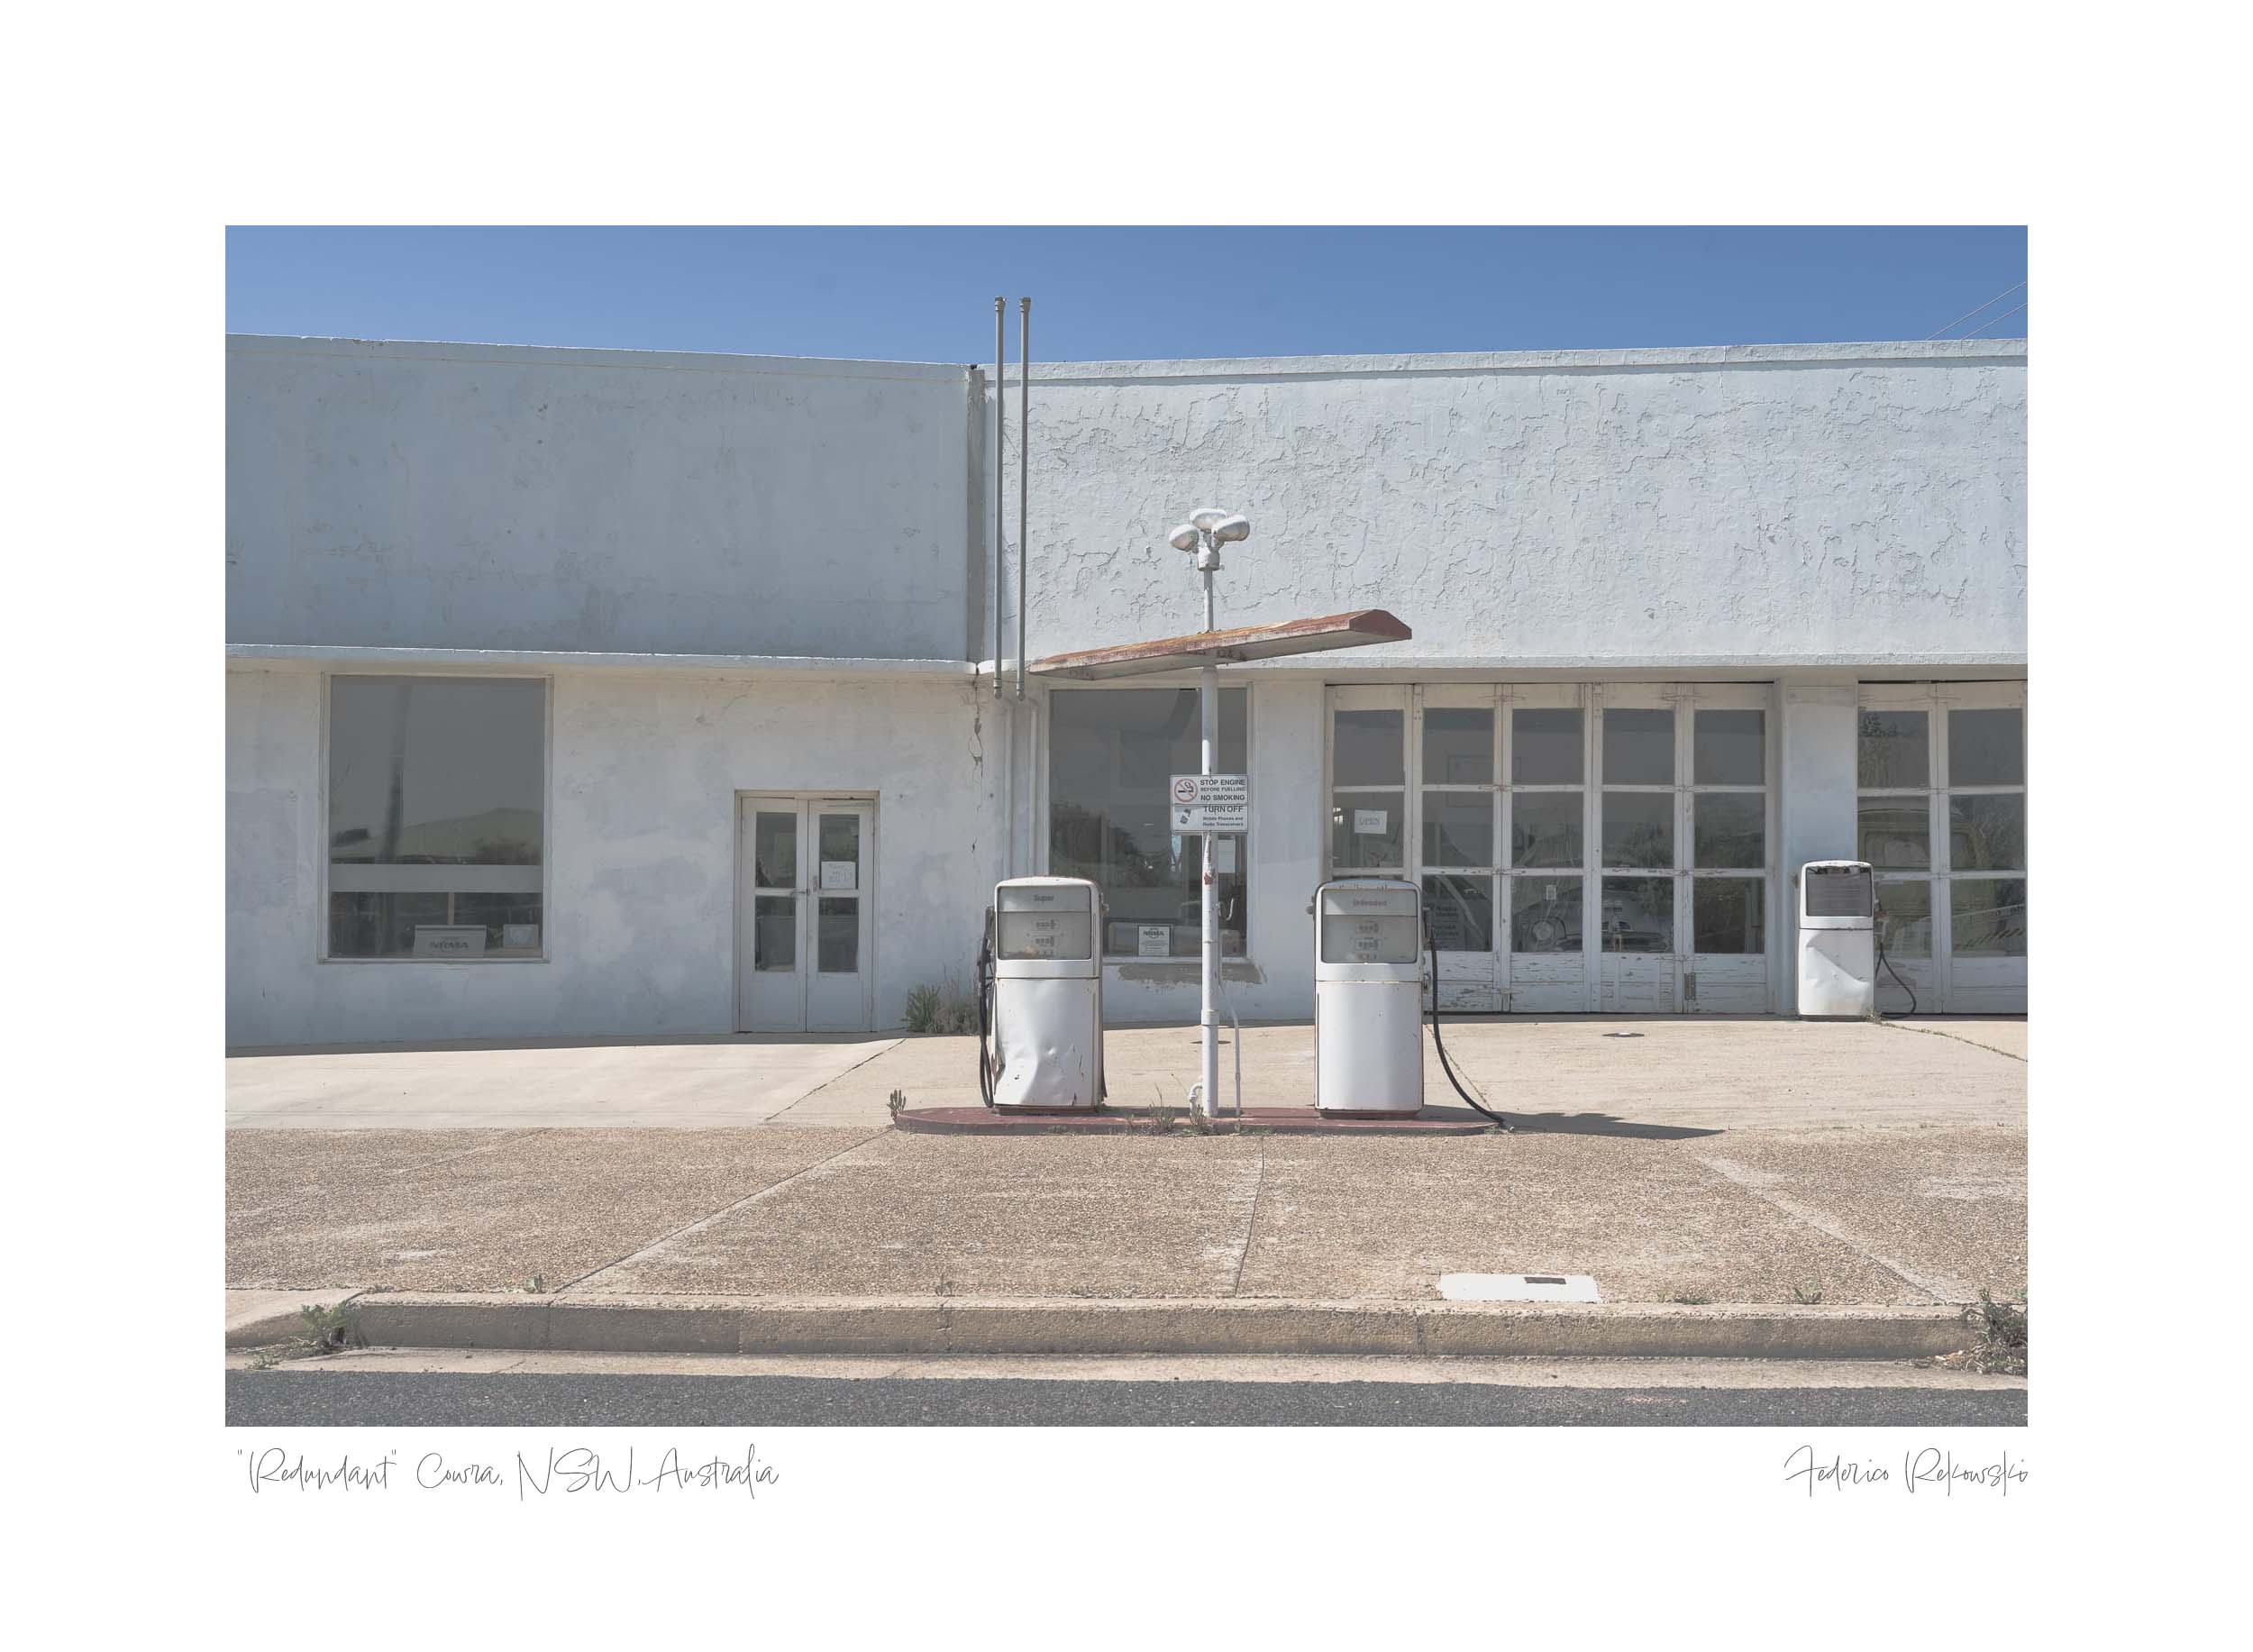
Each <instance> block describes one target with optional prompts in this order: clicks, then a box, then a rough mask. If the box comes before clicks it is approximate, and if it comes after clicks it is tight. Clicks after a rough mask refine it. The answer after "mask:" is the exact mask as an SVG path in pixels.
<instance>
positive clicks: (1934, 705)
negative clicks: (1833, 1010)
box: [1854, 679, 2034, 1014]
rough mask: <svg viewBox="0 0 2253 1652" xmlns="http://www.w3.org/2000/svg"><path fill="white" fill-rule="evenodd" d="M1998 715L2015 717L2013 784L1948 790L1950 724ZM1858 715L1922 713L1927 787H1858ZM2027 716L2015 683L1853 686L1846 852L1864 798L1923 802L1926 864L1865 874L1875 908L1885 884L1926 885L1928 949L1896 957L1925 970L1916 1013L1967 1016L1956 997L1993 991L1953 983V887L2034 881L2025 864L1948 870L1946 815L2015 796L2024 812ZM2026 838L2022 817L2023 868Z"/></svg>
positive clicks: (1982, 959) (1952, 851)
mask: <svg viewBox="0 0 2253 1652" xmlns="http://www.w3.org/2000/svg"><path fill="white" fill-rule="evenodd" d="M2006 710H2008V711H2016V712H2017V713H2018V714H2019V739H2020V777H2021V778H2020V780H2018V781H2017V782H2016V783H2014V784H2011V785H1995V786H1988V785H1972V786H1958V785H1957V784H1955V783H1954V774H1953V772H1952V769H1951V765H1950V763H1949V761H1948V735H1949V730H1950V726H1951V725H1950V719H1951V718H1952V717H1953V716H1954V715H1955V714H1956V713H1957V712H1958V711H2006ZM1865 711H1921V712H1923V713H1924V714H1925V741H1926V759H1925V762H1926V767H1925V778H1926V781H1927V783H1926V784H1925V785H1923V786H1921V787H1919V786H1875V787H1864V786H1862V785H1860V784H1858V780H1859V776H1860V762H1861V753H1860V745H1859V742H1860V739H1861V715H1862V713H1864V712H1865ZM2031 715H2032V714H2031V712H2030V708H2029V707H2028V696H2027V685H2026V682H2025V680H2023V679H2013V680H1991V681H1977V682H1930V681H1926V682H1864V683H1862V684H1860V685H1859V686H1858V688H1857V690H1856V696H1855V719H1856V722H1855V738H1856V753H1855V762H1856V780H1857V784H1856V788H1855V794H1854V795H1855V818H1856V830H1855V845H1854V853H1855V854H1856V857H1857V858H1859V857H1860V855H1861V853H1862V842H1861V826H1860V820H1861V808H1862V800H1863V799H1865V798H1872V797H1876V798H1896V799H1909V798H1921V799H1923V800H1924V806H1925V831H1926V835H1927V839H1928V842H1929V851H1930V852H1929V856H1928V864H1927V865H1926V866H1925V867H1923V868H1922V869H1917V868H1911V867H1899V868H1886V867H1882V866H1881V867H1876V868H1874V872H1873V882H1874V886H1875V888H1876V891H1877V897H1878V899H1879V901H1880V902H1881V903H1883V901H1884V898H1885V890H1886V889H1887V888H1888V887H1890V886H1893V885H1898V884H1904V883H1922V884H1924V885H1925V886H1926V890H1927V891H1928V899H1929V926H1930V937H1929V944H1928V951H1927V952H1926V953H1925V954H1923V955H1921V956H1914V957H1904V958H1903V959H1902V963H1904V964H1911V963H1913V964H1914V965H1916V966H1918V967H1920V968H1923V969H1925V970H1928V971H1929V985H1928V986H1925V987H1920V989H1919V998H1920V1007H1924V1008H1929V1009H1930V1010H1931V1011H1932V1012H1933V1013H1936V1014H1950V1013H1970V1012H1966V1011H1959V1010H1958V1009H1957V999H1958V998H1959V997H1962V996H1964V995H1966V994H1967V993H1969V994H1975V993H1979V992H1982V991H1994V990H1998V989H1997V988H1996V987H1994V986H1993V985H1992V984H1991V983H1986V982H1982V981H1978V980H1976V979H1971V980H1959V979H1958V977H1957V966H1956V961H1957V953H1956V942H1955V936H1956V885H1957V884H1958V883H1977V882H1985V881H1994V882H2017V883H2020V884H2023V885H2029V886H2030V885H2031V884H2032V882H2033V881H2034V880H2033V874H2032V872H2031V870H2030V866H2029V865H2027V864H2020V865H2019V866H2016V867H1995V868H1984V867H1981V868H1966V869H1959V868H1958V867H1957V864H1956V845H1955V836H1954V833H1953V831H1952V821H1951V815H1952V811H1951V809H1950V808H1949V805H1950V804H1951V803H1952V802H1953V801H1954V799H1957V798H1959V797H1966V798H1969V797H2016V798H2018V799H2020V808H2021V810H2022V811H2026V809H2027V802H2026V800H2027V799H2028V796H2029V792H2030V780H2031V768H2030V763H2029V762H2028V758H2029V756H2030V750H2031V746H2030V721H2029V720H2030V716H2031ZM2032 832H2033V822H2032V820H2031V818H2030V813H2029V814H2026V815H2025V816H2024V832H2023V835H2022V836H2021V838H2020V846H2021V850H2022V852H2023V855H2024V859H2025V860H2026V861H2027V862H2030V861H2031V860H2032V858H2033V852H2032V847H2031V844H2030V843H2029V842H2028V839H2030V837H2031V835H2032ZM2026 903H2027V906H2028V907H2029V908H2031V907H2032V905H2033V897H2032V891H2031V889H2030V888H2029V890H2028V893H2027V897H2026ZM1964 956H1965V958H1966V961H1967V963H1972V964H1973V965H1975V966H1976V965H1977V964H1980V963H2011V962H2012V961H2013V960H2015V961H2016V963H2019V964H2020V965H2023V964H2024V963H2026V961H2027V959H2028V957H2029V954H2026V953H2018V954H1974V953H1966V954H1964ZM1885 985H1886V979H1885V977H1884V974H1883V972H1881V974H1880V978H1879V987H1880V990H1884V987H1885ZM1928 992H1929V993H1930V994H1931V1002H1930V1003H1929V1005H1926V1004H1924V1002H1923V1000H1924V999H1925V997H1926V994H1927V993H1928ZM2005 1013H2019V1012H2015V1011H2012V1012H2005Z"/></svg>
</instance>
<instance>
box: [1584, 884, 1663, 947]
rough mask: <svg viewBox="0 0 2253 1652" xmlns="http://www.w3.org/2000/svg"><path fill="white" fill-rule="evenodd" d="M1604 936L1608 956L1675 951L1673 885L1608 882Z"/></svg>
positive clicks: (1604, 913)
mask: <svg viewBox="0 0 2253 1652" xmlns="http://www.w3.org/2000/svg"><path fill="white" fill-rule="evenodd" d="M1601 934H1602V942H1603V949H1604V951H1606V952H1608V953H1670V952H1672V951H1674V880H1673V879H1672V878H1606V879H1605V880H1604V881H1603V929H1602V932H1601Z"/></svg>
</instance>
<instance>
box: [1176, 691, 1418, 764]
mask: <svg viewBox="0 0 2253 1652" xmlns="http://www.w3.org/2000/svg"><path fill="white" fill-rule="evenodd" d="M1182 692H1183V693H1190V690H1188V689H1183V690H1182ZM1237 692H1238V693H1241V692H1242V690H1241V689H1238V690H1237ZM1190 698H1192V699H1193V698H1196V697H1195V695H1194V694H1193V693H1191V694H1190ZM1400 716H1401V714H1400V712H1397V711H1340V712H1336V713H1334V714H1333V715H1332V718H1331V734H1332V744H1331V746H1330V780H1331V783H1332V784H1333V785H1337V786H1398V785H1400V784H1402V783H1403V782H1404V781H1406V780H1407V779H1408V771H1407V770H1406V768H1405V767H1404V766H1403V765H1404V763H1405V762H1406V759H1405V758H1404V757H1403V755H1402V749H1403V742H1402V739H1401V735H1400ZM1196 766H1197V765H1196V764H1195V763H1191V764H1190V768H1192V769H1194V768H1195V767H1196Z"/></svg>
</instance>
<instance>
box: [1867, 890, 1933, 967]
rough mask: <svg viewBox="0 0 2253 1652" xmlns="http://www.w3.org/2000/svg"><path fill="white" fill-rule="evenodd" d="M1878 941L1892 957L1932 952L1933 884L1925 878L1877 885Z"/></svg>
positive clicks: (1909, 956) (1918, 956)
mask: <svg viewBox="0 0 2253 1652" xmlns="http://www.w3.org/2000/svg"><path fill="white" fill-rule="evenodd" d="M1877 905H1878V917H1877V944H1878V945H1880V946H1883V947H1884V949H1885V953H1886V955H1887V956H1888V957H1892V958H1929V957H1930V956H1931V955H1932V885H1931V882H1930V881H1929V880H1927V879H1923V878H1916V879H1910V880H1906V881H1900V882H1894V881H1886V882H1882V883H1880V884H1879V885H1878V886H1877Z"/></svg>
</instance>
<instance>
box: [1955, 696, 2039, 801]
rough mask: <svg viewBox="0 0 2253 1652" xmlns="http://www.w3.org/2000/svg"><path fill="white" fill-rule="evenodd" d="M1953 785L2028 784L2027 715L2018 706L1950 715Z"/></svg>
mask: <svg viewBox="0 0 2253 1652" xmlns="http://www.w3.org/2000/svg"><path fill="white" fill-rule="evenodd" d="M1947 783H1948V784H1949V785H1950V786H2023V785H2025V784H2026V714H2025V713H2023V712H2021V711H2020V710H2019V708H2018V707H2015V706H2012V707H2002V708H1999V709H1994V710H1985V711H1951V712H1949V713H1948V714H1947Z"/></svg>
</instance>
